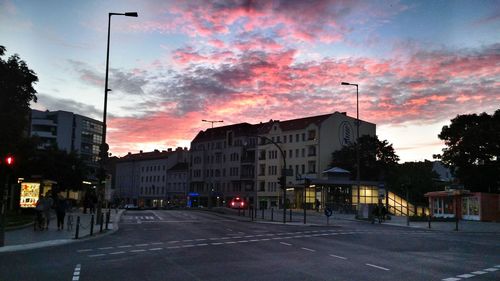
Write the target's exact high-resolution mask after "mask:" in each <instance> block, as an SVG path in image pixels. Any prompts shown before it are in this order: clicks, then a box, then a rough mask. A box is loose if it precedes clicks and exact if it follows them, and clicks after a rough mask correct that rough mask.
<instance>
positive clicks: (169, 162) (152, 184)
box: [114, 147, 189, 207]
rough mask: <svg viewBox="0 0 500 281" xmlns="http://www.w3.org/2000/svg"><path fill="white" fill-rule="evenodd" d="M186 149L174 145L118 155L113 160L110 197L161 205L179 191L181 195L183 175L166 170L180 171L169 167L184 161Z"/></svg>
mask: <svg viewBox="0 0 500 281" xmlns="http://www.w3.org/2000/svg"><path fill="white" fill-rule="evenodd" d="M188 152H189V151H188V149H187V148H181V147H178V148H177V149H175V150H173V149H168V150H163V151H159V150H155V151H152V152H142V151H140V152H139V153H137V154H132V153H128V154H127V155H126V156H124V157H121V158H120V159H119V160H117V162H116V174H115V192H114V197H115V198H114V200H115V201H118V202H119V203H122V204H136V205H138V206H142V207H164V206H166V205H167V204H168V202H169V201H170V200H172V199H173V198H179V195H180V194H184V197H185V196H186V192H187V177H186V176H184V177H181V178H172V177H169V176H170V173H172V174H176V175H179V174H180V173H182V172H180V169H178V168H176V169H173V168H174V167H176V166H177V167H179V166H178V165H179V164H182V163H184V165H186V164H185V163H187V161H188ZM184 167H185V166H184ZM172 169H173V170H172ZM184 173H186V171H184ZM174 186H175V187H176V188H175V189H174ZM174 195H175V196H174Z"/></svg>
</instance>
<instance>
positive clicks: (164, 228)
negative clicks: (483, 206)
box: [0, 210, 500, 281]
mask: <svg viewBox="0 0 500 281" xmlns="http://www.w3.org/2000/svg"><path fill="white" fill-rule="evenodd" d="M119 226H120V229H119V230H118V231H117V232H115V233H113V234H111V235H107V236H104V237H100V238H96V239H87V240H83V241H81V242H76V243H72V244H67V245H62V246H55V247H46V248H39V249H34V250H27V251H20V252H10V253H0V264H1V265H2V266H1V267H0V280H1V281H4V280H74V281H79V280H81V281H86V280H120V281H123V280H446V281H454V280H464V279H467V280H499V279H500V254H499V253H500V247H499V245H500V237H499V235H498V234H494V233H460V232H456V233H454V232H446V233H445V232H441V231H432V230H425V229H413V228H405V227H396V226H388V225H380V224H370V223H366V222H357V221H347V220H332V221H331V224H330V225H329V226H326V225H324V226H314V225H283V224H281V223H277V222H275V223H269V222H267V223H266V222H258V223H257V222H250V221H249V220H248V218H246V217H238V216H228V215H221V214H217V213H212V212H207V211H201V210H144V211H126V212H125V213H124V215H123V216H122V217H121V221H120V225H119Z"/></svg>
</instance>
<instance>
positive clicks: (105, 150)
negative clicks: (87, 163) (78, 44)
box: [96, 12, 138, 223]
mask: <svg viewBox="0 0 500 281" xmlns="http://www.w3.org/2000/svg"><path fill="white" fill-rule="evenodd" d="M111 16H126V17H137V16H138V15H137V13H136V12H127V13H108V45H107V49H106V78H105V80H104V112H103V114H102V142H101V147H100V156H101V159H100V172H99V184H98V185H97V186H98V192H97V214H96V215H97V220H96V222H98V223H102V222H101V213H102V210H101V205H102V201H103V197H104V194H103V193H104V184H105V183H104V182H105V180H106V172H105V164H106V163H105V162H106V159H107V158H108V149H109V146H108V145H107V144H106V115H107V109H108V92H110V91H111V89H109V88H108V73H109V38H110V30H111Z"/></svg>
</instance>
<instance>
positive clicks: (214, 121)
mask: <svg viewBox="0 0 500 281" xmlns="http://www.w3.org/2000/svg"><path fill="white" fill-rule="evenodd" d="M201 121H202V122H209V123H212V129H213V128H214V123H222V122H224V120H205V119H203V120H201Z"/></svg>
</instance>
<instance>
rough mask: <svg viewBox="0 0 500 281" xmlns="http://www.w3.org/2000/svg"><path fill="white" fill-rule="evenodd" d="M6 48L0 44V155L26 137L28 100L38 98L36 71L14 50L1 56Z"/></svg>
mask: <svg viewBox="0 0 500 281" xmlns="http://www.w3.org/2000/svg"><path fill="white" fill-rule="evenodd" d="M5 51H6V49H5V47H4V46H0V127H1V128H2V133H1V134H0V155H5V154H6V153H9V152H10V153H14V152H15V151H16V144H17V143H18V141H19V140H20V139H21V138H23V137H25V131H26V128H27V126H28V124H29V113H30V102H31V101H34V102H36V101H37V97H36V90H35V89H34V88H33V85H34V84H35V83H36V82H37V81H38V77H37V76H36V74H35V72H33V70H31V69H29V68H28V66H27V65H26V63H25V62H24V61H23V60H21V59H20V58H19V56H18V55H17V54H15V55H12V56H11V57H9V58H8V59H7V60H4V59H3V58H2V56H4V54H5Z"/></svg>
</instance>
